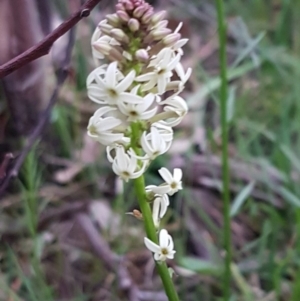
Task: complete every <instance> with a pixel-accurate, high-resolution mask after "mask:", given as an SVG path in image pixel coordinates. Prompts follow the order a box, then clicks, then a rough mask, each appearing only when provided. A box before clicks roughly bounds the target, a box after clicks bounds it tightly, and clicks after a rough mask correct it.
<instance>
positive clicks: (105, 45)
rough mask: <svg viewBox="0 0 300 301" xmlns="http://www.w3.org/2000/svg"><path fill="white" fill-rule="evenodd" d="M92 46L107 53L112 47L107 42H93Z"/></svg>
mask: <svg viewBox="0 0 300 301" xmlns="http://www.w3.org/2000/svg"><path fill="white" fill-rule="evenodd" d="M92 46H93V47H94V48H95V49H96V50H97V51H99V52H100V53H102V54H104V55H107V54H108V53H109V51H110V50H111V49H112V47H111V46H110V45H109V44H108V43H105V42H102V43H93V44H92Z"/></svg>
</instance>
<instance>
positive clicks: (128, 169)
mask: <svg viewBox="0 0 300 301" xmlns="http://www.w3.org/2000/svg"><path fill="white" fill-rule="evenodd" d="M115 150H116V156H115V157H114V158H113V162H112V169H113V171H114V173H115V174H116V175H118V176H119V177H120V178H122V179H123V180H124V181H126V182H128V180H129V179H136V178H138V177H140V176H141V175H142V174H143V173H144V172H145V169H146V167H147V164H148V162H147V161H142V166H140V165H139V163H138V160H137V158H136V157H135V156H133V155H132V153H131V152H126V151H125V149H124V147H123V146H117V147H116V148H115ZM132 151H133V150H132Z"/></svg>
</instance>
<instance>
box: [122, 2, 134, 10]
mask: <svg viewBox="0 0 300 301" xmlns="http://www.w3.org/2000/svg"><path fill="white" fill-rule="evenodd" d="M124 6H125V8H126V9H127V10H133V8H134V6H133V3H132V2H130V1H126V2H125V4H124Z"/></svg>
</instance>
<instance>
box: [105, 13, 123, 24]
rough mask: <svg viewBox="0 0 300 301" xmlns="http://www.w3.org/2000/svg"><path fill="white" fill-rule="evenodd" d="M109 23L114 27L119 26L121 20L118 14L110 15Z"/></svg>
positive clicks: (108, 17)
mask: <svg viewBox="0 0 300 301" xmlns="http://www.w3.org/2000/svg"><path fill="white" fill-rule="evenodd" d="M106 19H107V21H108V23H109V24H110V25H112V26H118V25H119V23H120V19H119V17H118V15H117V14H110V15H107V16H106Z"/></svg>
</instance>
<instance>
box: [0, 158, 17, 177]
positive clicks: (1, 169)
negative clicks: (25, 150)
mask: <svg viewBox="0 0 300 301" xmlns="http://www.w3.org/2000/svg"><path fill="white" fill-rule="evenodd" d="M13 157H14V156H13V154H12V153H8V154H5V156H4V159H3V161H2V163H1V165H0V181H1V180H2V179H3V178H4V177H5V176H6V169H7V166H8V164H9V162H10V160H12V158H13Z"/></svg>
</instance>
